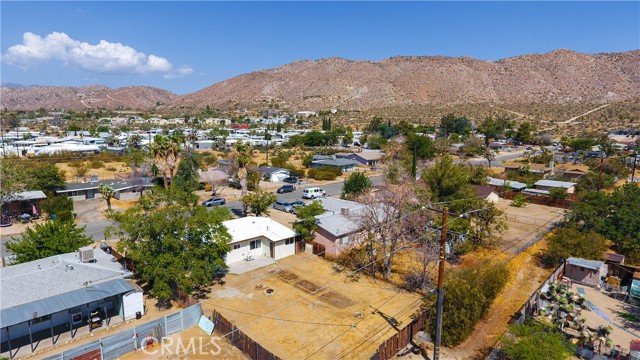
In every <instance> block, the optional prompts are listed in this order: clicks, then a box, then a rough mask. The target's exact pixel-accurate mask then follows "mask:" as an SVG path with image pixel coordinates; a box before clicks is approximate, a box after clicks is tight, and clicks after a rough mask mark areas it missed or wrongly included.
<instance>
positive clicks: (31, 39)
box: [2, 32, 193, 79]
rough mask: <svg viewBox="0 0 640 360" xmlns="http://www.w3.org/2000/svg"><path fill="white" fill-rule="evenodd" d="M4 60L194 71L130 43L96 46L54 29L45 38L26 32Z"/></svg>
mask: <svg viewBox="0 0 640 360" xmlns="http://www.w3.org/2000/svg"><path fill="white" fill-rule="evenodd" d="M2 60H3V61H5V62H6V63H8V64H11V65H14V66H17V67H20V68H23V69H27V68H29V67H31V66H33V65H34V64H36V63H39V62H44V61H49V60H57V61H62V62H63V63H65V64H67V65H72V66H79V67H80V68H82V69H85V70H88V71H91V72H97V73H126V74H149V73H160V74H164V77H165V78H168V79H171V78H176V77H184V76H188V75H190V74H191V73H192V72H193V69H191V68H190V67H189V66H186V65H183V66H181V67H180V68H178V69H174V66H173V65H172V64H171V63H170V62H169V60H167V59H165V58H163V57H160V56H156V55H148V56H147V55H145V54H144V53H142V52H139V51H136V50H135V49H134V48H132V47H130V46H126V45H123V44H121V43H112V42H108V41H106V40H100V42H99V43H98V44H95V45H92V44H89V43H86V42H81V41H79V40H74V39H72V38H71V37H69V35H67V34H65V33H61V32H53V33H51V34H49V35H47V36H45V37H44V38H43V37H41V36H39V35H36V34H33V33H30V32H26V33H24V35H23V41H22V44H18V45H14V46H11V47H10V48H9V49H8V51H7V53H6V54H5V55H3V56H2Z"/></svg>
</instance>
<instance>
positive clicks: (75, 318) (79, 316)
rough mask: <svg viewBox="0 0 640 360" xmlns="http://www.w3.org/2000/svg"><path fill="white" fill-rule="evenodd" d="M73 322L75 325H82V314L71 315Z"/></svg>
mask: <svg viewBox="0 0 640 360" xmlns="http://www.w3.org/2000/svg"><path fill="white" fill-rule="evenodd" d="M71 322H72V323H73V324H74V325H77V324H80V323H81V322H82V313H75V314H73V315H71Z"/></svg>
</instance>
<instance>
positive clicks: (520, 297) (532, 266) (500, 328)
mask: <svg viewBox="0 0 640 360" xmlns="http://www.w3.org/2000/svg"><path fill="white" fill-rule="evenodd" d="M545 247H546V242H545V241H544V240H541V241H540V242H538V243H537V244H535V245H534V246H532V247H531V248H529V249H528V250H527V251H525V252H523V253H521V254H520V255H518V256H516V257H514V258H513V259H511V261H510V262H509V268H510V269H511V277H510V279H509V281H508V282H507V285H506V286H505V288H504V290H503V291H502V293H500V295H498V297H497V298H496V299H495V301H494V302H493V304H492V305H491V308H489V313H488V314H487V316H485V318H484V319H483V320H481V321H480V323H478V325H477V326H476V328H475V330H474V331H473V333H472V334H471V336H469V338H467V340H466V341H465V342H464V343H462V344H461V345H459V346H457V347H455V348H452V349H449V348H447V349H444V350H443V351H442V354H443V358H444V359H451V360H470V359H476V358H477V356H478V355H481V354H482V353H484V352H485V351H486V350H487V349H488V348H490V347H492V346H493V345H494V344H495V342H496V341H497V340H498V339H499V338H500V336H501V335H502V333H503V332H504V331H505V330H506V329H507V322H508V321H509V319H510V318H511V315H512V314H513V313H515V312H516V310H518V309H519V308H520V307H522V305H523V304H524V303H525V302H526V301H527V300H528V299H529V297H530V296H531V294H533V292H534V291H535V290H536V289H537V288H538V287H539V286H540V284H542V282H543V281H544V280H545V279H546V278H547V277H549V275H550V274H551V273H552V272H553V269H544V268H541V267H539V266H538V265H537V262H536V254H538V253H539V252H540V251H541V250H543V249H545ZM463 265H464V264H463Z"/></svg>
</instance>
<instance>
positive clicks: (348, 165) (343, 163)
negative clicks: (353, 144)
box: [311, 155, 358, 172]
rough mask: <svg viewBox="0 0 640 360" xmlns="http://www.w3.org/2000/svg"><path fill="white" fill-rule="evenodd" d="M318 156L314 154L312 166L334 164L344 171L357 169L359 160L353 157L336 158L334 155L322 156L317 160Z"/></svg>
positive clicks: (333, 165) (318, 166)
mask: <svg viewBox="0 0 640 360" xmlns="http://www.w3.org/2000/svg"><path fill="white" fill-rule="evenodd" d="M316 156H317V155H314V156H313V159H314V160H313V162H312V163H311V167H312V168H320V167H324V166H332V167H337V168H340V170H342V172H346V171H352V170H355V168H356V165H358V162H357V161H355V160H351V159H336V158H333V157H322V158H318V159H317V160H316Z"/></svg>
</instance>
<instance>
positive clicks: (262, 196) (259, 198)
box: [240, 191, 277, 216]
mask: <svg viewBox="0 0 640 360" xmlns="http://www.w3.org/2000/svg"><path fill="white" fill-rule="evenodd" d="M276 200H277V197H276V196H275V195H274V194H272V193H268V192H265V191H259V192H256V193H249V194H247V195H245V196H243V197H242V198H241V199H240V201H241V202H242V203H243V204H244V206H245V207H246V208H248V209H249V210H250V211H251V212H252V213H254V214H255V215H256V216H262V214H264V215H269V207H270V206H271V205H273V204H274V203H275V202H276Z"/></svg>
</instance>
